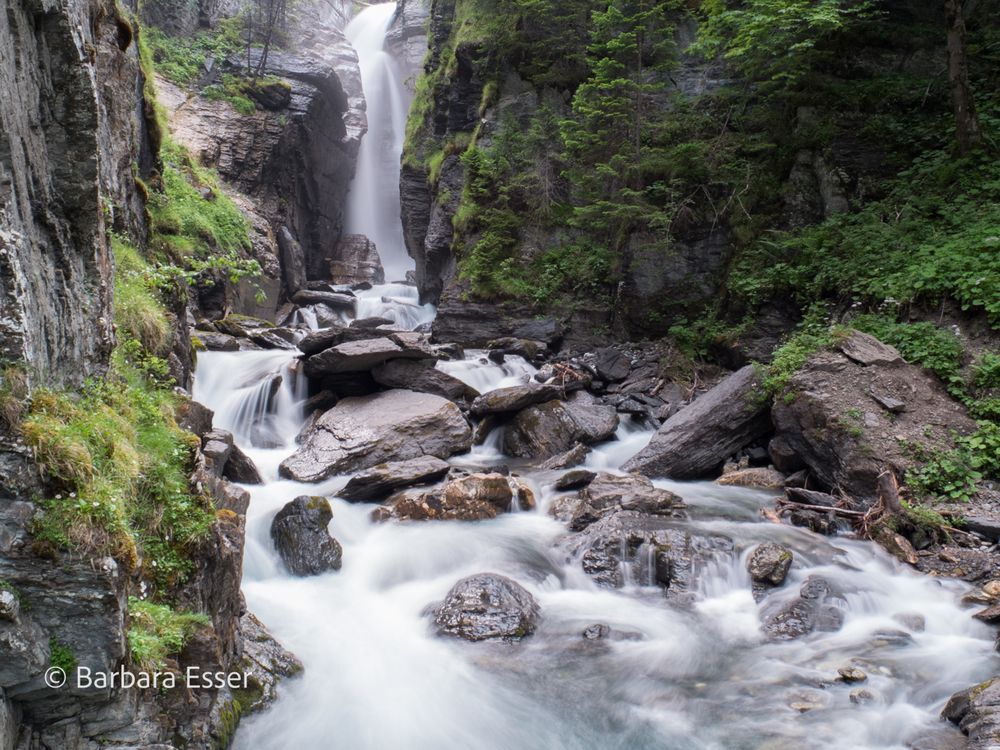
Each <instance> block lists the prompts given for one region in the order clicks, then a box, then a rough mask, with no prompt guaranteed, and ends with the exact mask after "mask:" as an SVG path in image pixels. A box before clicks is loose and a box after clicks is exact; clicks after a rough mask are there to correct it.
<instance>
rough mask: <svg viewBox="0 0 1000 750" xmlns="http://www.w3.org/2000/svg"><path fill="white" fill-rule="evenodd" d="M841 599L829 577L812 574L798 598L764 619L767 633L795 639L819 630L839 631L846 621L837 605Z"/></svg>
mask: <svg viewBox="0 0 1000 750" xmlns="http://www.w3.org/2000/svg"><path fill="white" fill-rule="evenodd" d="M839 599H840V597H839V596H838V595H837V594H835V593H834V591H833V589H832V588H831V587H830V584H829V583H828V582H827V581H826V580H825V579H823V578H820V577H818V576H810V577H809V578H807V579H806V581H805V583H803V584H802V587H801V588H800V589H799V596H798V597H797V598H795V599H793V600H792V601H790V602H787V603H786V604H784V605H783V606H782V607H781V609H780V610H778V611H777V612H774V613H772V614H769V615H767V616H766V617H765V618H764V622H763V629H764V632H765V633H767V635H768V636H769V637H770V638H771V639H772V640H792V639H795V638H801V637H802V636H804V635H808V634H809V633H812V632H813V631H817V630H818V631H835V630H839V629H840V627H841V625H843V622H844V615H843V612H842V611H841V610H840V609H838V608H837V607H836V606H835V605H834V602H835V601H838V600H839Z"/></svg>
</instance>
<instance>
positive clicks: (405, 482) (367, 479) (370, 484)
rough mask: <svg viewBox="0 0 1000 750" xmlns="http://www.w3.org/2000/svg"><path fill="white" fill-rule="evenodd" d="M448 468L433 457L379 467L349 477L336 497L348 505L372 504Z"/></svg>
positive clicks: (396, 462)
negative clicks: (348, 503) (346, 501)
mask: <svg viewBox="0 0 1000 750" xmlns="http://www.w3.org/2000/svg"><path fill="white" fill-rule="evenodd" d="M450 468H451V465H450V464H449V463H448V462H446V461H442V460H441V459H440V458H435V457H434V456H420V457H419V458H411V459H409V460H407V461H391V462H388V463H384V464H378V465H377V466H373V467H372V468H370V469H366V470H365V471H362V472H359V473H357V474H355V475H354V476H353V477H351V480H350V481H349V482H348V483H347V486H346V487H344V489H342V490H341V491H340V492H338V493H337V496H338V497H342V498H344V499H345V500H350V501H351V502H375V501H378V500H381V499H383V498H385V497H388V496H389V495H391V494H392V493H393V492H395V491H396V490H398V489H401V488H403V487H412V486H413V485H416V484H427V483H430V482H435V481H437V480H438V479H441V478H442V477H443V476H444V475H445V474H447V473H448V470H449V469H450Z"/></svg>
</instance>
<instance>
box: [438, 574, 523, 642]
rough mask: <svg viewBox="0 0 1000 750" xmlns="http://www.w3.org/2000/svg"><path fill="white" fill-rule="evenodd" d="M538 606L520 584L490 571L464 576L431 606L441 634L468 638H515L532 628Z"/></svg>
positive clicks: (479, 639) (476, 639) (481, 639)
mask: <svg viewBox="0 0 1000 750" xmlns="http://www.w3.org/2000/svg"><path fill="white" fill-rule="evenodd" d="M538 615H539V608H538V604H537V603H536V602H535V599H534V597H532V596H531V594H530V593H528V591H527V590H526V589H525V588H524V587H523V586H521V585H520V584H518V583H516V582H515V581H512V580H511V579H510V578H507V577H505V576H501V575H496V574H493V573H480V574H479V575H474V576H470V577H468V578H463V579H462V580H461V581H459V582H458V583H456V584H455V585H454V586H453V587H452V589H451V591H449V592H448V595H447V596H446V597H445V600H444V602H442V603H441V605H440V606H438V608H437V609H436V610H434V624H435V626H436V627H437V632H438V633H439V634H441V635H450V636H456V637H458V638H464V639H465V640H467V641H484V640H488V639H492V638H502V639H503V640H507V641H516V640H520V639H521V638H524V637H525V636H528V635H531V634H532V633H533V632H535V627H536V626H537V624H538Z"/></svg>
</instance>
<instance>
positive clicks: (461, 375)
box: [437, 349, 538, 393]
mask: <svg viewBox="0 0 1000 750" xmlns="http://www.w3.org/2000/svg"><path fill="white" fill-rule="evenodd" d="M437 367H438V369H439V370H441V371H442V372H446V373H448V374H449V375H451V376H452V377H455V378H458V379H459V380H461V381H462V382H463V383H465V384H466V385H470V386H472V387H473V388H475V389H476V390H477V391H479V392H480V393H487V392H489V391H494V390H496V389H497V388H508V387H510V386H513V385H524V384H525V383H527V382H528V381H530V380H531V379H532V377H534V375H535V373H536V372H538V369H537V368H536V367H535V366H534V365H532V364H531V363H530V362H528V361H527V360H526V359H525V358H524V357H520V356H517V355H508V356H506V357H504V360H503V362H502V363H497V362H494V361H493V360H491V359H490V358H489V356H488V354H487V352H486V351H484V350H482V349H468V350H466V352H465V359H457V360H450V361H441V362H438V365H437Z"/></svg>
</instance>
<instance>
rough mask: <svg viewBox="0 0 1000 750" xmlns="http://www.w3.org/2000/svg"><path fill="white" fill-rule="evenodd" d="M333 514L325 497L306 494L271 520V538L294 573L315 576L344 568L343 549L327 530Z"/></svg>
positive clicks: (286, 506) (282, 559)
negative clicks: (342, 564) (342, 566)
mask: <svg viewBox="0 0 1000 750" xmlns="http://www.w3.org/2000/svg"><path fill="white" fill-rule="evenodd" d="M332 518H333V511H332V510H330V503H329V501H328V500H327V499H326V498H325V497H309V496H308V495H303V496H301V497H297V498H295V499H294V500H292V501H291V502H290V503H288V504H287V505H285V507H284V508H282V509H281V510H279V511H278V515H276V516H275V517H274V521H272V522H271V539H272V541H273V542H274V546H275V548H276V549H277V550H278V554H279V555H280V556H281V561H282V562H283V563H284V564H285V567H286V568H288V570H289V572H291V573H292V574H293V575H297V576H315V575H319V574H320V573H326V572H327V571H330V570H340V564H341V558H342V557H343V550H342V549H341V547H340V543H339V542H338V541H337V540H336V539H334V538H333V537H331V536H330V533H329V532H328V531H327V526H329V525H330V521H331V519H332Z"/></svg>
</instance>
